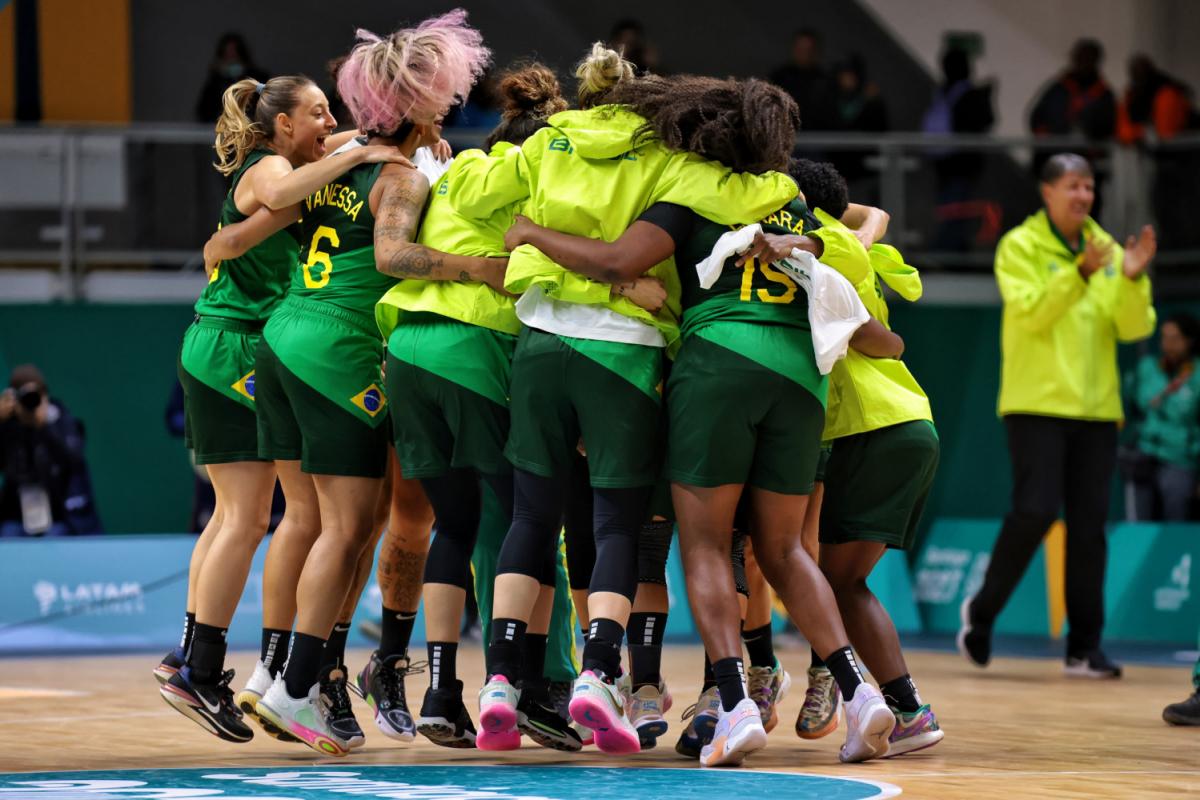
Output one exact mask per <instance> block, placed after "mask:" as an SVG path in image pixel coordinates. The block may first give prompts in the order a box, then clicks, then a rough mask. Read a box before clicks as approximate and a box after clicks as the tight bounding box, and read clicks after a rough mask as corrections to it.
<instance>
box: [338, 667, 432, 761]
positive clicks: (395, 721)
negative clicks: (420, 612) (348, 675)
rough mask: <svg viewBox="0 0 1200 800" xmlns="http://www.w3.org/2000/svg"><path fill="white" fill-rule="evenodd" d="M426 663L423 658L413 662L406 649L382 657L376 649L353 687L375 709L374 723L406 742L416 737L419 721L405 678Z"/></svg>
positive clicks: (390, 736)
mask: <svg viewBox="0 0 1200 800" xmlns="http://www.w3.org/2000/svg"><path fill="white" fill-rule="evenodd" d="M424 666H425V665H424V662H421V663H416V664H414V663H412V662H410V661H409V660H408V654H407V653H405V654H403V655H399V656H388V658H386V659H381V658H380V657H379V651H378V650H376V651H375V652H374V653H372V654H371V660H370V661H368V662H367V665H366V666H365V667H363V669H362V672H360V673H359V674H358V681H357V685H356V686H355V687H354V690H355V692H356V693H357V694H358V696H359V697H361V698H362V699H363V700H366V701H367V705H369V706H370V707H371V710H372V711H373V712H375V725H376V726H378V728H379V730H381V731H383V735H384V736H386V737H388V738H389V739H395V740H396V741H398V742H406V743H407V742H411V741H412V740H413V739H415V738H416V737H417V724H416V723H415V722H413V718H412V714H411V713H410V712H409V710H408V698H407V697H405V694H404V678H405V677H406V676H408V675H415V674H417V673H419V672H421V671H422V668H423V667H424Z"/></svg>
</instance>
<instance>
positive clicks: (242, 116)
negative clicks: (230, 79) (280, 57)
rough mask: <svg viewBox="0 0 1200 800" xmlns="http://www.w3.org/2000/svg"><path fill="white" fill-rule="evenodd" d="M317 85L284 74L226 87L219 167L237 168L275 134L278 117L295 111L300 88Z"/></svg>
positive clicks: (227, 170) (220, 122)
mask: <svg viewBox="0 0 1200 800" xmlns="http://www.w3.org/2000/svg"><path fill="white" fill-rule="evenodd" d="M314 85H315V84H314V83H313V82H312V80H311V79H310V78H308V77H305V76H304V75H283V76H281V77H278V78H271V79H270V80H269V81H267V82H266V83H259V82H258V81H256V80H255V79H254V78H245V79H243V80H240V81H238V82H237V83H235V84H233V85H232V86H230V87H229V88H228V89H226V90H225V93H224V94H223V95H221V116H220V118H219V119H218V120H217V125H216V130H217V138H216V142H215V144H214V146H215V147H216V150H217V163H216V164H214V165H213V166H215V167H216V168H217V171H218V172H220V173H221V174H222V175H232V174H233V173H234V172H237V170H238V169H239V168H240V167H241V166H242V164H243V162H245V160H246V156H247V155H249V153H250V151H252V150H254V149H255V148H256V147H262V146H263V145H264V144H265V143H267V142H269V141H271V139H273V138H275V118H276V117H277V116H279V115H280V114H290V113H292V111H293V110H295V108H296V106H297V105H298V104H299V102H300V92H301V91H302V90H304V89H305V88H307V87H309V86H314Z"/></svg>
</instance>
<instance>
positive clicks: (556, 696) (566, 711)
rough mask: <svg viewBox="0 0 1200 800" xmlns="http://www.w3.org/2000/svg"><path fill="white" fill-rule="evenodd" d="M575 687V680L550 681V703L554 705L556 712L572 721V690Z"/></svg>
mask: <svg viewBox="0 0 1200 800" xmlns="http://www.w3.org/2000/svg"><path fill="white" fill-rule="evenodd" d="M574 688H575V682H574V681H550V705H552V706H554V710H555V712H557V714H558V715H559V716H560V717H562V718H563V719H565V720H566V721H567V722H570V721H571V711H570V708H569V707H570V705H571V692H572V691H573V690H574Z"/></svg>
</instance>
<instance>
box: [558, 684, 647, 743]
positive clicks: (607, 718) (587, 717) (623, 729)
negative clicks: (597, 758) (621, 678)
mask: <svg viewBox="0 0 1200 800" xmlns="http://www.w3.org/2000/svg"><path fill="white" fill-rule="evenodd" d="M569 709H570V712H571V719H573V720H575V721H576V722H578V723H579V724H580V725H582V726H584V727H585V728H591V729H592V730H593V731H595V734H594V737H595V742H596V747H597V748H598V749H599V750H600V752H602V753H610V754H612V755H627V754H629V753H637V752H640V751H641V749H642V743H641V742H640V741H639V740H638V736H637V732H636V731H634V730H632V729H631V728H632V726H630V725H629V723H628V722H625V721H623V720H622V719H621V718H620V717H618V716H617V715H616V714H614V713H613V711H612V709H610V708H609V707H608V705H607V704H604V703H600V702H599V701H597V700H596V699H595V698H593V697H587V696H583V697H572V698H571V705H570V706H569ZM623 722H624V724H622V723H623Z"/></svg>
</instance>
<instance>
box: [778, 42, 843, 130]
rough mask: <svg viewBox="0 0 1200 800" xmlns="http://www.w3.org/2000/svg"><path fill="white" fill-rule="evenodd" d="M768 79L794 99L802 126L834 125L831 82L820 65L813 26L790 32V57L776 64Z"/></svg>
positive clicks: (805, 128) (819, 53)
mask: <svg viewBox="0 0 1200 800" xmlns="http://www.w3.org/2000/svg"><path fill="white" fill-rule="evenodd" d="M770 81H771V83H773V84H775V85H776V86H778V87H780V88H781V89H783V90H784V91H785V92H787V93H788V94H790V95H791V96H792V99H793V100H795V101H796V105H798V106H799V107H800V125H801V127H802V128H803V129H804V130H806V131H825V130H829V129H830V128H831V127H833V86H832V84H831V82H830V79H829V73H828V72H826V70H825V67H823V66H822V65H821V36H820V34H818V33H817V32H816V31H815V30H812V29H811V28H801V29H800V30H798V31H796V32H795V33H794V34H793V35H792V53H791V60H790V61H788V63H786V64H784V65H782V66H780V67H777V68H776V69H775V71H774V72H772V73H771V76H770Z"/></svg>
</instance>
